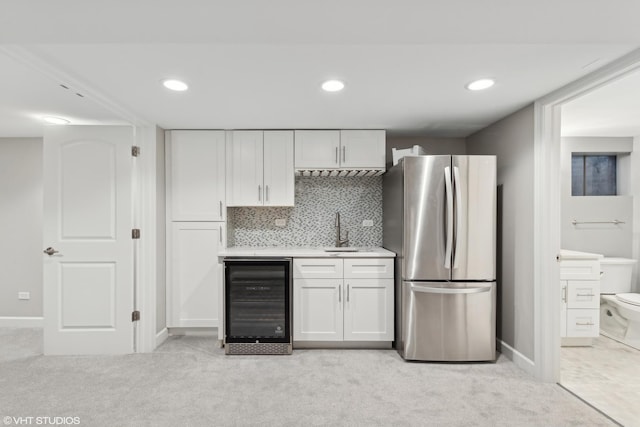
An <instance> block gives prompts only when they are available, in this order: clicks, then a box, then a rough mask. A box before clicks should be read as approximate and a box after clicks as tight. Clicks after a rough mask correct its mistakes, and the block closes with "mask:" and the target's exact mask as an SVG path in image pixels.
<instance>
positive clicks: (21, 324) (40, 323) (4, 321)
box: [0, 317, 44, 328]
mask: <svg viewBox="0 0 640 427" xmlns="http://www.w3.org/2000/svg"><path fill="white" fill-rule="evenodd" d="M42 327H44V318H43V317H0V328H42Z"/></svg>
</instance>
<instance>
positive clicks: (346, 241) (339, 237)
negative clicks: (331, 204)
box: [336, 212, 349, 248]
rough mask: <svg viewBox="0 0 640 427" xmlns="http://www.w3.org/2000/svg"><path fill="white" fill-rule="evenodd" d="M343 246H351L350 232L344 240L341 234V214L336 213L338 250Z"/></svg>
mask: <svg viewBox="0 0 640 427" xmlns="http://www.w3.org/2000/svg"><path fill="white" fill-rule="evenodd" d="M341 246H349V230H347V237H345V238H344V239H343V238H342V233H341V232H340V212H336V248H339V247H341Z"/></svg>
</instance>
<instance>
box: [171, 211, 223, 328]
mask: <svg viewBox="0 0 640 427" xmlns="http://www.w3.org/2000/svg"><path fill="white" fill-rule="evenodd" d="M222 245H224V226H223V223H220V222H218V223H216V222H174V223H173V224H172V233H171V241H170V243H169V247H170V254H169V259H168V260H167V265H168V273H169V274H168V275H167V276H168V278H169V282H168V284H167V296H168V298H167V311H168V313H167V326H169V327H200V326H204V327H218V326H219V325H220V317H219V313H220V311H219V303H220V301H219V298H220V289H221V284H222V282H221V278H222V271H221V269H220V264H219V263H218V250H219V248H220V247H221V246H222Z"/></svg>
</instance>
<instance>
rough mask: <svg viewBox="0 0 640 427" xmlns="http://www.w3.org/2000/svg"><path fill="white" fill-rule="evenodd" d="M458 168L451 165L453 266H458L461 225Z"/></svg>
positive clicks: (460, 193) (460, 194)
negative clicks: (454, 195) (453, 218)
mask: <svg viewBox="0 0 640 427" xmlns="http://www.w3.org/2000/svg"><path fill="white" fill-rule="evenodd" d="M460 185H461V182H460V170H459V169H458V167H457V166H454V167H453V191H454V192H455V193H456V205H455V211H456V228H455V233H456V243H455V245H454V246H453V247H454V249H453V251H454V252H453V268H458V264H459V263H458V248H459V247H460V235H461V234H462V233H460V226H461V225H462V209H461V207H462V192H461V191H460Z"/></svg>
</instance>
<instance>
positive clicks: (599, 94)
mask: <svg viewBox="0 0 640 427" xmlns="http://www.w3.org/2000/svg"><path fill="white" fill-rule="evenodd" d="M562 136H623V137H627V136H640V72H636V73H633V74H631V75H628V76H626V77H623V78H620V79H618V80H616V81H614V82H611V83H608V84H607V85H606V86H604V87H602V88H598V89H596V90H594V91H592V92H590V93H588V94H586V95H583V96H581V97H580V98H578V99H576V100H573V101H571V102H568V103H567V104H565V105H563V106H562Z"/></svg>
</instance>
